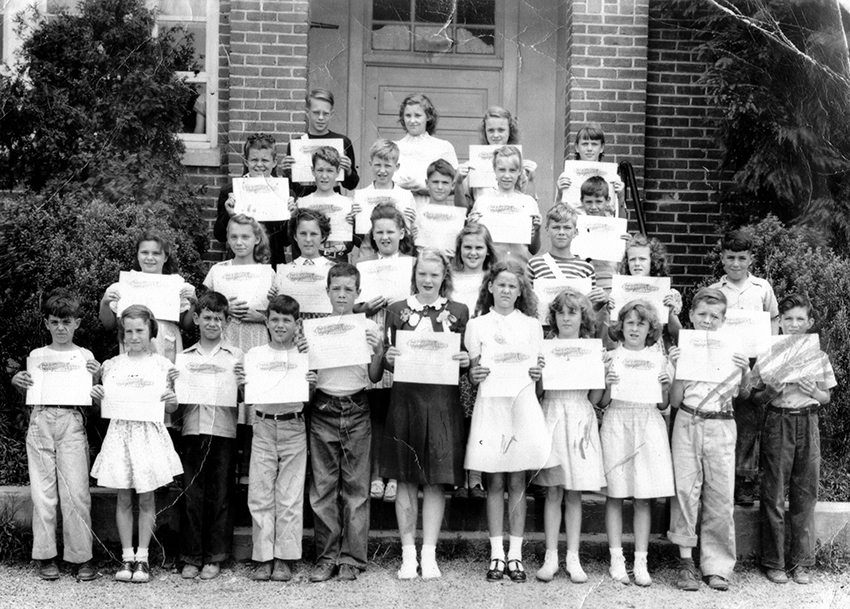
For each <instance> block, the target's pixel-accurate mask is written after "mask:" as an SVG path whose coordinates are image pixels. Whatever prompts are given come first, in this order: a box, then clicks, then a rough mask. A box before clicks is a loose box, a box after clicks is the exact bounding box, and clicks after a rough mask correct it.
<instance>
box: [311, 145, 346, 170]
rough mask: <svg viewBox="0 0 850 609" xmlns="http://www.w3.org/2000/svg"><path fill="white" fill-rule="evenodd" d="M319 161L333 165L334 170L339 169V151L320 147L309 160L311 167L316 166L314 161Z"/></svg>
mask: <svg viewBox="0 0 850 609" xmlns="http://www.w3.org/2000/svg"><path fill="white" fill-rule="evenodd" d="M319 159H321V160H323V161H324V162H326V163H329V164H331V165H333V166H334V167H335V168H336V169H339V164H340V156H339V150H337V149H336V148H331V147H330V146H322V147H321V148H317V149H316V150H314V151H313V156H312V158H311V159H310V162H311V163H312V166H313V167H315V166H316V161H318V160H319Z"/></svg>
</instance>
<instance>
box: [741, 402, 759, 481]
mask: <svg viewBox="0 0 850 609" xmlns="http://www.w3.org/2000/svg"><path fill="white" fill-rule="evenodd" d="M763 418H764V407H763V406H758V405H756V404H754V403H753V402H752V400H751V399H750V398H742V397H736V398H735V427H736V429H737V431H738V439H737V440H736V442H735V475H737V476H742V477H745V478H752V477H754V476H757V475H758V472H759V466H758V464H759V445H760V442H761V427H762V419H763Z"/></svg>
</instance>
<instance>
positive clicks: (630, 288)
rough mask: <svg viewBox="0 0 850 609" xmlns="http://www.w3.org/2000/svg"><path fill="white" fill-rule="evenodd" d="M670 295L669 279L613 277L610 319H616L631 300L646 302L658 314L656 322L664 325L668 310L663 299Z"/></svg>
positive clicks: (631, 276) (668, 313)
mask: <svg viewBox="0 0 850 609" xmlns="http://www.w3.org/2000/svg"><path fill="white" fill-rule="evenodd" d="M669 293H670V278H669V277H637V276H635V275H613V276H612V277H611V297H612V298H613V299H614V309H613V310H612V311H611V319H617V315H619V313H620V309H622V308H623V307H624V306H626V305H627V304H629V303H630V302H631V301H633V300H646V301H648V302H649V303H650V304H651V305H652V306H654V307H655V310H656V311H657V312H658V320H659V321H660V322H661V323H663V324H666V323H667V320H668V318H669V316H670V309H668V308H667V307H665V306H664V298H665V297H666V296H667V294H669Z"/></svg>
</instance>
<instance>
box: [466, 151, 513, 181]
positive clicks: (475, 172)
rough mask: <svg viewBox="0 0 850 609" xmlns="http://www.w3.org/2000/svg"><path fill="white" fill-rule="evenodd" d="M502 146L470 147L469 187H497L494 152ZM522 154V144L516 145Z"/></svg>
mask: <svg viewBox="0 0 850 609" xmlns="http://www.w3.org/2000/svg"><path fill="white" fill-rule="evenodd" d="M501 147H502V146H482V145H478V144H473V145H472V146H470V147H469V164H470V167H469V187H470V188H496V173H495V171H494V170H493V153H494V152H496V150H498V149H499V148H501ZM516 147H517V148H519V152H520V154H522V146H516Z"/></svg>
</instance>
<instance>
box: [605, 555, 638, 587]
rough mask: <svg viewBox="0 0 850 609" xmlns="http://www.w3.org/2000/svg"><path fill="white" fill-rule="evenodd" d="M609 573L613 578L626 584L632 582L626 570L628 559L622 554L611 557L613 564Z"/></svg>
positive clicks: (609, 568)
mask: <svg viewBox="0 0 850 609" xmlns="http://www.w3.org/2000/svg"><path fill="white" fill-rule="evenodd" d="M608 574H609V575H610V576H611V579H613V580H614V581H618V582H620V583H621V584H623V585H625V586H628V585H629V584H631V583H632V581H631V580H630V579H629V574H628V572H627V571H626V559H625V558H624V557H622V556H617V557H614V556H612V557H611V566H610V567H608Z"/></svg>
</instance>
